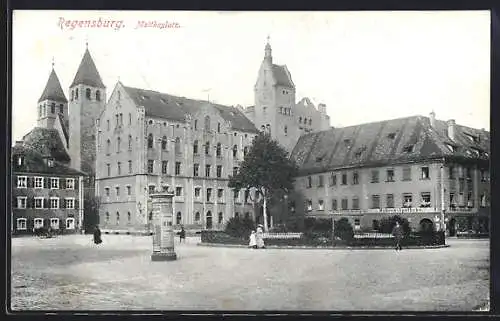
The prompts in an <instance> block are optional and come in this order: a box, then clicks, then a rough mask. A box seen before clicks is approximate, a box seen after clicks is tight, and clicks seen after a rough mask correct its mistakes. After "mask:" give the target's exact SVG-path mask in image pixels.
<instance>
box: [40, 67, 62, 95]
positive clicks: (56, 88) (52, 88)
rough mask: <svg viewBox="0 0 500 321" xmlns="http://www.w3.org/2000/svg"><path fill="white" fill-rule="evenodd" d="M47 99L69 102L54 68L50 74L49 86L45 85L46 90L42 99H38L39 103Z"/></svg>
mask: <svg viewBox="0 0 500 321" xmlns="http://www.w3.org/2000/svg"><path fill="white" fill-rule="evenodd" d="M46 99H50V100H54V101H57V102H63V103H67V102H68V99H66V96H65V95H64V91H63V90H62V88H61V83H60V82H59V78H58V77H57V74H56V72H55V70H54V69H53V68H52V71H51V72H50V75H49V80H47V84H46V85H45V89H44V90H43V92H42V95H41V96H40V99H38V102H41V101H44V100H46Z"/></svg>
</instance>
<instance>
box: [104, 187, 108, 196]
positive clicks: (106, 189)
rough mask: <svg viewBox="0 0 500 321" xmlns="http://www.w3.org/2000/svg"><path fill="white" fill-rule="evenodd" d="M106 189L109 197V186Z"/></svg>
mask: <svg viewBox="0 0 500 321" xmlns="http://www.w3.org/2000/svg"><path fill="white" fill-rule="evenodd" d="M104 190H105V191H106V196H108V197H109V187H106V188H104Z"/></svg>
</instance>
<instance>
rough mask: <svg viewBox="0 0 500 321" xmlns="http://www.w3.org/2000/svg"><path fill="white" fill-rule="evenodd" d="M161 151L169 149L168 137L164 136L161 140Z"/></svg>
mask: <svg viewBox="0 0 500 321" xmlns="http://www.w3.org/2000/svg"><path fill="white" fill-rule="evenodd" d="M161 149H162V150H166V149H167V136H163V137H162V139H161Z"/></svg>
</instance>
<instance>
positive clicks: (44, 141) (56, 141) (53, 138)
mask: <svg viewBox="0 0 500 321" xmlns="http://www.w3.org/2000/svg"><path fill="white" fill-rule="evenodd" d="M23 141H24V145H25V146H26V147H27V148H29V149H31V150H34V151H37V152H38V153H40V154H41V155H42V156H44V157H52V158H54V160H56V161H60V162H69V161H70V157H69V155H68V153H67V152H66V149H65V148H64V145H63V141H62V139H61V137H60V135H59V132H58V131H57V129H48V128H43V127H35V128H33V129H32V130H31V131H30V132H29V133H28V134H26V135H25V136H24V137H23Z"/></svg>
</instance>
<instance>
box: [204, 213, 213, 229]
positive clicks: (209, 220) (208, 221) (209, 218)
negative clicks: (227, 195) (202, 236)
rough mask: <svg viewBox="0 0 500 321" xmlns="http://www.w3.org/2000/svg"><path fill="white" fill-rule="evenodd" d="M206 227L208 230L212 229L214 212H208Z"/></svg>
mask: <svg viewBox="0 0 500 321" xmlns="http://www.w3.org/2000/svg"><path fill="white" fill-rule="evenodd" d="M205 222H206V227H207V230H209V229H211V228H212V212H210V211H208V212H207V217H206V220H205Z"/></svg>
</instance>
